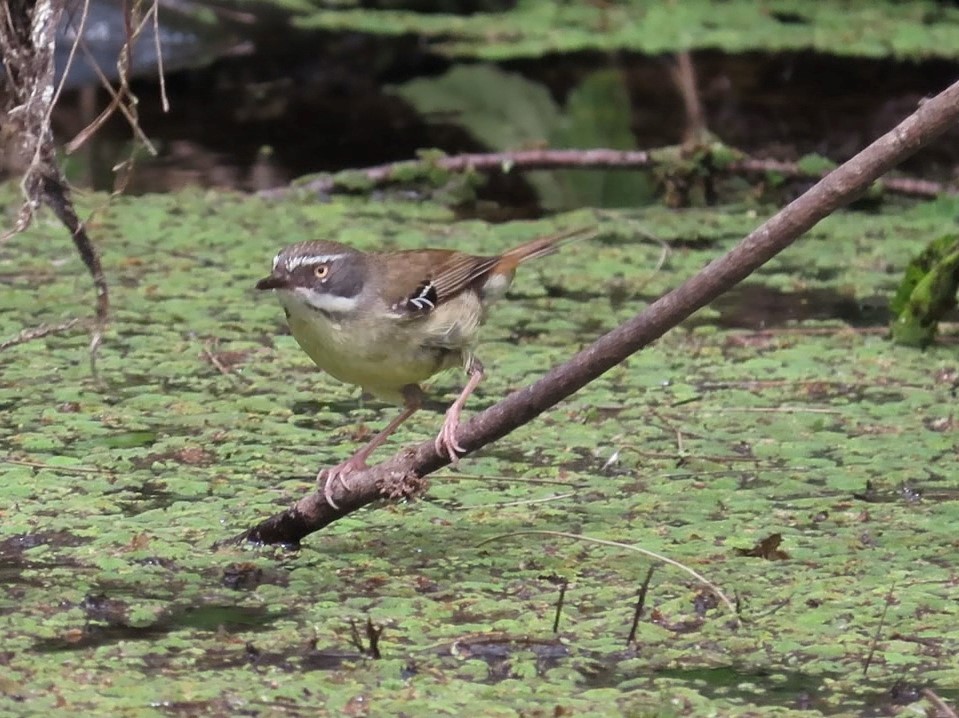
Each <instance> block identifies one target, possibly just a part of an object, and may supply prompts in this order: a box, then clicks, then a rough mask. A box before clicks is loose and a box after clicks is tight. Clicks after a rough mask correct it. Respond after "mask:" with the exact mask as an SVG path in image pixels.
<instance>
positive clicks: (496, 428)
mask: <svg viewBox="0 0 959 718" xmlns="http://www.w3.org/2000/svg"><path fill="white" fill-rule="evenodd" d="M957 121H959V82H957V83H955V84H953V85H951V86H950V87H949V88H947V89H946V90H944V91H943V92H942V93H940V94H939V95H937V96H936V97H934V98H932V99H929V100H926V101H925V102H923V103H922V104H921V105H920V106H919V108H918V109H917V110H916V112H915V113H913V114H912V115H910V116H909V117H907V118H906V119H905V120H903V122H902V123H901V124H899V125H898V126H897V127H895V128H894V129H893V130H891V131H890V132H888V133H887V134H885V135H883V136H882V137H880V138H879V139H878V140H876V141H875V142H873V143H872V144H871V145H869V147H867V148H866V149H864V150H863V151H862V152H860V153H859V154H858V155H856V156H855V157H853V158H852V159H851V160H849V161H848V162H846V163H845V164H843V165H841V166H840V167H838V168H837V169H836V170H834V171H833V172H831V173H829V174H828V175H827V176H826V177H825V178H823V179H822V180H821V181H820V182H818V183H817V184H816V185H815V186H813V187H812V188H811V189H810V190H809V191H808V192H806V193H805V194H804V195H802V196H801V197H799V198H798V199H796V200H795V201H794V202H792V203H790V204H789V205H787V206H786V207H785V208H784V209H782V210H780V211H779V212H778V213H777V214H775V215H774V216H773V217H771V218H770V219H769V220H767V221H766V222H765V223H764V224H763V225H762V226H760V227H759V228H758V229H756V230H755V231H753V232H752V233H751V234H750V235H749V236H747V237H746V238H745V239H743V240H742V242H740V243H739V244H738V245H737V246H736V247H734V248H733V249H732V250H731V251H730V252H728V253H727V254H726V255H724V256H722V257H720V258H719V259H716V260H714V261H713V262H711V263H710V264H709V265H708V266H707V267H706V268H705V269H703V270H702V271H701V272H699V274H697V275H695V276H694V277H692V278H691V279H689V280H687V281H686V282H684V283H683V284H682V285H681V286H680V287H678V288H676V289H674V290H673V291H671V292H669V293H668V294H666V295H665V296H663V297H661V298H660V299H658V300H656V301H655V302H653V303H652V304H650V305H649V306H648V307H647V308H646V309H645V310H643V311H642V312H640V313H639V314H638V315H636V316H635V317H633V318H632V319H630V320H629V321H627V322H626V323H624V324H622V325H620V326H619V327H617V328H616V329H614V330H613V331H611V332H609V333H608V334H606V335H604V336H602V337H600V338H599V339H598V340H596V341H595V342H594V343H593V344H592V345H590V346H589V347H587V348H586V349H584V350H582V351H581V352H579V353H578V354H576V355H575V356H574V357H573V358H572V359H570V360H569V361H568V362H566V363H565V364H562V365H561V366H558V367H555V368H554V369H552V370H551V371H550V372H549V373H548V374H546V375H545V376H544V377H543V378H541V379H540V380H539V381H537V382H536V383H534V384H532V385H530V386H528V387H526V388H524V389H521V390H520V391H517V392H515V393H513V394H510V395H509V396H507V397H506V398H505V399H503V400H502V401H500V402H499V403H497V404H495V405H494V406H492V407H490V408H489V409H487V410H486V411H484V412H482V413H480V414H478V415H476V416H475V417H473V419H472V420H470V421H469V422H468V423H467V424H465V425H464V426H462V427H461V428H460V432H459V434H458V435H457V439H458V440H459V443H460V444H462V445H463V447H464V448H465V449H466V450H467V453H472V452H474V451H476V450H477V449H480V448H481V447H483V446H486V445H487V444H489V443H490V442H493V441H495V440H496V439H499V438H500V437H502V436H505V435H506V434H508V433H509V432H510V431H512V430H513V429H515V428H516V427H518V426H521V425H522V424H525V423H527V422H529V421H530V420H532V419H533V418H534V417H536V416H538V415H539V414H541V413H543V412H544V411H546V410H547V409H549V408H550V407H552V406H554V405H555V404H557V403H559V402H560V401H562V400H563V399H565V398H566V397H568V396H570V395H571V394H573V393H574V392H575V391H577V390H579V389H581V388H582V387H583V386H585V385H586V384H587V383H589V382H590V381H592V380H593V379H596V378H597V377H599V376H600V375H602V374H603V373H605V372H607V371H609V370H610V369H612V368H613V367H614V366H616V365H617V364H619V363H620V362H622V361H623V360H624V359H626V358H627V357H628V356H630V355H631V354H633V353H635V352H637V351H639V350H640V349H642V348H643V347H645V346H647V345H648V344H650V343H651V342H653V341H655V340H656V339H658V338H659V337H661V336H662V335H663V334H665V333H666V332H667V331H668V330H669V329H671V328H672V327H674V326H676V325H677V324H679V323H680V322H681V321H683V320H684V319H686V318H687V317H688V316H690V315H691V314H692V313H693V312H695V311H696V310H697V309H700V308H702V307H703V306H705V305H706V304H708V303H709V302H711V301H713V300H714V299H715V298H716V297H718V296H719V295H720V294H722V293H723V292H725V291H726V290H728V289H729V288H731V287H732V286H734V285H735V284H737V283H738V282H740V281H741V280H743V279H744V278H745V277H747V276H748V275H749V274H750V273H752V272H753V271H755V270H756V269H757V268H758V267H760V266H762V265H763V264H765V263H766V262H767V261H769V260H770V259H771V258H772V257H774V256H775V255H776V254H778V253H779V252H781V251H782V250H783V249H785V248H786V247H788V246H789V245H790V244H792V242H794V241H795V240H796V239H797V238H798V237H799V236H801V235H802V234H803V233H804V232H806V231H808V230H809V229H810V228H812V227H813V226H814V225H815V224H816V223H817V222H819V221H820V220H822V219H823V218H824V217H827V216H828V215H830V214H831V213H832V212H834V211H836V210H837V209H838V208H839V207H841V206H843V205H844V204H847V203H849V202H850V201H852V200H853V199H855V198H856V197H857V196H858V195H859V194H861V193H862V192H863V191H864V190H865V189H866V188H868V187H869V185H870V183H872V182H873V181H875V180H876V179H878V178H879V177H880V176H882V174H883V173H885V172H887V171H889V169H891V168H892V167H893V166H895V165H896V164H897V163H899V162H901V161H902V160H904V159H905V158H907V157H909V156H910V155H912V154H914V153H915V152H917V151H918V150H919V149H920V148H922V147H923V146H925V145H927V144H929V143H930V142H931V141H932V140H933V139H935V138H936V137H937V136H939V135H940V134H942V133H943V132H944V131H945V130H947V129H948V128H949V127H950V126H952V125H954V124H955V123H956V122H957ZM447 463H448V460H447V459H445V458H444V457H442V456H440V455H438V454H437V453H436V450H435V449H434V447H433V441H432V440H430V441H425V442H423V443H422V444H419V445H417V446H414V447H412V448H408V449H405V450H403V451H400V452H399V453H398V454H396V455H395V456H393V457H392V458H390V459H388V460H387V461H385V462H383V463H381V464H378V465H377V466H374V467H371V468H370V469H368V470H365V471H362V472H357V473H355V474H351V475H350V482H349V484H350V485H349V487H348V489H347V488H342V489H341V490H340V491H338V492H335V494H336V495H334V497H333V498H334V500H335V501H336V503H337V504H338V505H339V507H340V508H339V509H333V508H332V507H331V506H330V505H329V504H327V503H326V501H325V499H324V498H323V494H322V493H321V492H313V493H311V494H308V495H307V496H305V497H304V498H302V499H300V500H299V501H298V502H296V503H295V504H294V505H293V506H291V507H290V508H289V509H287V510H286V511H283V512H281V513H279V514H277V515H275V516H272V517H270V518H268V519H266V520H265V521H263V522H261V523H260V524H258V525H257V526H255V527H253V528H251V529H249V530H248V531H246V532H244V533H243V534H242V535H241V536H239V537H238V539H239V540H244V539H246V540H250V541H258V542H263V543H285V544H293V545H295V544H298V543H299V541H300V540H301V539H302V538H303V537H304V536H306V535H308V534H310V533H312V532H314V531H317V530H319V529H321V528H323V527H324V526H326V525H328V524H330V523H332V522H333V521H335V520H336V519H338V518H340V517H342V516H345V515H347V514H349V513H352V512H353V511H355V510H357V509H358V508H360V507H362V506H365V505H366V504H369V503H371V502H373V501H375V500H377V499H380V498H383V497H384V496H385V497H389V498H393V497H395V496H402V495H405V494H407V493H409V490H410V489H415V488H416V487H418V485H419V484H420V482H421V478H422V477H424V476H426V475H427V474H429V473H431V472H433V471H435V470H436V469H438V468H440V467H442V466H444V465H446V464H447Z"/></svg>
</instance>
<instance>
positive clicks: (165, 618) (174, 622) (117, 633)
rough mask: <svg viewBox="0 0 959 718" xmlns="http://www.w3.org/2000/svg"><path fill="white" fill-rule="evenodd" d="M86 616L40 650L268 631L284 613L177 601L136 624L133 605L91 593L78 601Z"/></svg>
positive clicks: (41, 642)
mask: <svg viewBox="0 0 959 718" xmlns="http://www.w3.org/2000/svg"><path fill="white" fill-rule="evenodd" d="M79 607H80V608H82V609H83V611H84V613H85V614H86V617H87V622H86V623H85V625H84V626H82V627H78V628H77V629H75V630H72V631H66V632H63V633H61V634H60V635H58V636H56V637H53V638H44V639H41V640H38V641H37V642H36V643H35V644H34V646H33V647H34V649H35V650H36V651H38V652H40V653H51V652H61V651H75V650H83V649H87V648H94V647H97V646H106V645H111V644H114V643H119V642H121V641H149V640H153V639H156V638H159V637H160V636H164V635H166V634H168V633H173V632H175V631H187V632H201V633H212V632H219V633H226V634H232V633H248V632H250V631H263V630H267V629H268V628H269V627H270V625H271V624H272V623H274V622H275V621H277V620H279V619H280V618H282V617H283V616H284V614H282V613H280V612H276V611H270V609H269V608H268V607H266V606H235V605H222V604H210V605H182V604H174V605H173V606H170V607H168V608H166V609H164V610H163V611H161V612H160V614H159V615H158V616H157V617H156V619H155V620H153V621H152V622H150V623H147V624H144V625H138V624H134V623H133V622H132V621H131V619H130V615H129V614H130V608H131V606H130V604H128V603H127V602H126V601H124V600H122V599H112V598H109V597H108V596H106V595H105V594H98V595H89V596H87V597H86V598H85V599H83V601H82V602H81V603H80V604H79Z"/></svg>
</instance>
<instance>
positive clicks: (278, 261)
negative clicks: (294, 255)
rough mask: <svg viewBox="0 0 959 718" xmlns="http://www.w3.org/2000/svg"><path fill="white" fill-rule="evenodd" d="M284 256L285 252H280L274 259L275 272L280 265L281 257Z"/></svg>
mask: <svg viewBox="0 0 959 718" xmlns="http://www.w3.org/2000/svg"><path fill="white" fill-rule="evenodd" d="M282 254H283V252H278V253H277V255H276V256H275V257H273V269H274V270H276V265H278V264H279V263H280V257H281V256H282Z"/></svg>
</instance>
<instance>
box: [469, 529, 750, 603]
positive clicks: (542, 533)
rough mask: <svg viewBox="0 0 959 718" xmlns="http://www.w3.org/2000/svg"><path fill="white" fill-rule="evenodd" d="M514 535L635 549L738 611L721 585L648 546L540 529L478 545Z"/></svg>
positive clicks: (489, 539) (489, 540) (489, 541)
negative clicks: (554, 538) (687, 575)
mask: <svg viewBox="0 0 959 718" xmlns="http://www.w3.org/2000/svg"><path fill="white" fill-rule="evenodd" d="M514 536H557V537H559V538H568V539H573V540H574V541H585V542H586V543H595V544H599V545H600V546H612V547H613V548H621V549H624V550H626V551H634V552H636V553H641V554H643V556H649V557H650V558H651V559H654V560H656V561H659V562H660V563H665V564H667V565H669V566H673V567H674V568H678V569H679V570H680V571H682V572H684V573H686V574H689V575H690V576H692V577H693V578H694V579H696V581H698V582H699V583H701V584H702V585H703V586H705V587H706V588H708V589H709V590H710V591H712V592H713V593H714V594H715V595H716V598H718V599H719V600H720V601H722V602H723V603H724V604H725V605H726V608H728V609H729V612H730V613H732V614H733V615H735V613H736V607H735V606H734V605H733V603H732V601H730V600H729V599H728V598H726V594H725V593H723V592H722V590H721V589H720V588H719V586H717V585H716V584H714V583H713V582H712V581H710V580H709V579H707V578H706V577H705V576H703V575H702V574H701V573H698V572H697V571H695V570H693V569H691V568H690V567H689V566H687V565H686V564H684V563H680V562H679V561H676V560H675V559H671V558H669V557H668V556H663V555H662V554H658V553H656V552H655V551H650V550H649V549H647V548H642V547H641V546H633V545H632V544H627V543H620V542H619V541H607V540H606V539H599V538H594V537H592V536H584V535H582V534H574V533H568V532H566V531H539V530H530V531H511V532H510V533H508V534H503V535H501V536H493V537H492V538H488V539H486V540H485V541H480V542H479V543H478V544H476V545H477V546H483V545H485V544H488V543H491V542H492V541H500V540H502V539H504V538H512V537H514Z"/></svg>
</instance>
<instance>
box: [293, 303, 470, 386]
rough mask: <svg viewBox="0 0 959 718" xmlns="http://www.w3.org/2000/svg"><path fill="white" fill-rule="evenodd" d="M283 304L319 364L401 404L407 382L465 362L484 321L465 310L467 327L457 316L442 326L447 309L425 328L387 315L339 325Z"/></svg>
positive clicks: (296, 332) (303, 344)
mask: <svg viewBox="0 0 959 718" xmlns="http://www.w3.org/2000/svg"><path fill="white" fill-rule="evenodd" d="M283 304H284V306H285V307H286V309H287V311H288V313H289V318H288V320H289V324H290V331H291V332H292V334H293V338H294V339H296V341H297V343H298V344H299V345H300V346H301V347H302V348H303V351H305V352H306V353H307V355H309V357H310V358H311V359H312V360H313V362H314V363H315V364H316V365H317V366H318V367H320V368H321V369H323V370H324V371H325V372H327V373H328V374H330V376H332V377H334V378H336V379H339V380H340V381H342V382H345V383H347V384H354V385H356V386H360V387H362V388H363V390H364V391H366V392H368V393H370V394H372V395H373V396H375V397H377V398H379V399H381V400H383V401H387V402H391V403H396V404H402V403H403V401H404V399H403V387H405V386H407V385H408V384H419V383H420V382H422V381H425V380H426V379H429V378H430V377H431V376H433V375H434V374H436V373H437V372H439V371H442V370H443V369H446V368H449V367H452V366H462V364H463V361H464V356H465V354H464V352H466V351H468V349H469V345H470V344H471V342H472V340H473V339H474V338H475V335H476V331H477V329H478V328H479V320H480V317H479V315H477V316H476V317H475V318H474V317H472V315H470V314H467V318H468V319H470V320H471V321H468V322H467V323H466V324H465V325H463V324H462V322H460V321H459V320H460V318H461V316H462V315H461V314H457V315H456V321H455V322H453V323H452V324H450V323H449V322H447V324H446V325H444V324H443V321H444V315H445V312H444V313H441V312H440V311H437V312H435V313H434V316H431V317H430V318H429V319H428V320H426V321H427V322H429V324H428V325H427V326H420V327H413V326H411V325H409V324H405V325H401V324H399V323H397V322H396V321H395V320H392V321H391V320H389V319H386V320H383V319H377V320H374V321H367V320H365V319H354V318H351V319H349V320H348V322H346V323H342V324H341V323H336V322H335V321H330V320H328V319H327V318H326V317H325V316H324V315H322V314H319V313H317V312H315V311H312V310H309V309H305V308H303V307H302V306H297V305H296V304H295V303H292V302H291V303H287V302H283ZM441 309H442V308H441ZM451 309H452V308H451Z"/></svg>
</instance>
